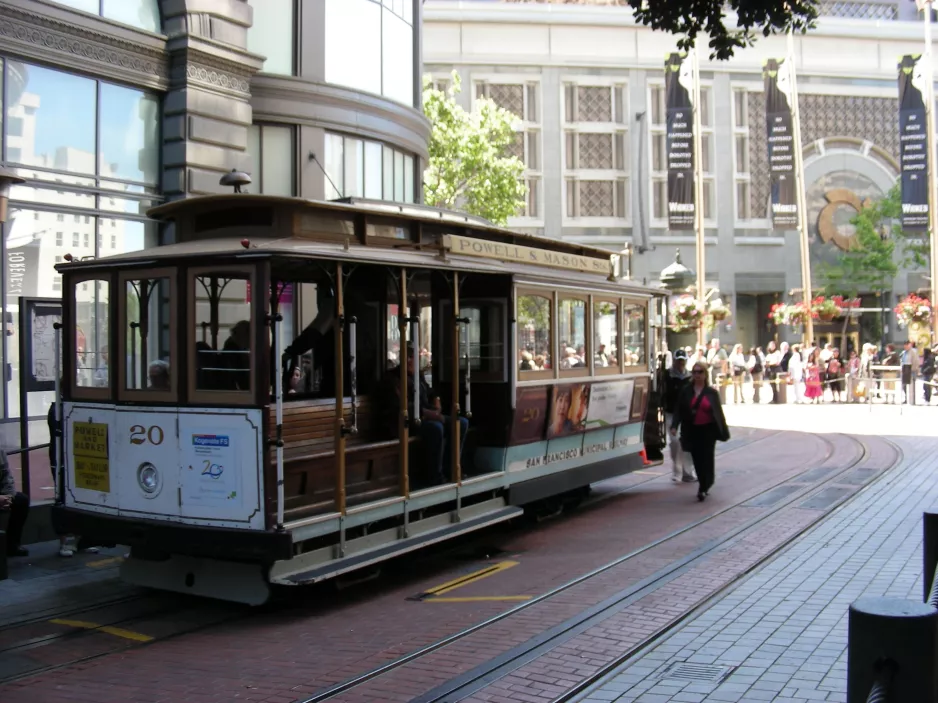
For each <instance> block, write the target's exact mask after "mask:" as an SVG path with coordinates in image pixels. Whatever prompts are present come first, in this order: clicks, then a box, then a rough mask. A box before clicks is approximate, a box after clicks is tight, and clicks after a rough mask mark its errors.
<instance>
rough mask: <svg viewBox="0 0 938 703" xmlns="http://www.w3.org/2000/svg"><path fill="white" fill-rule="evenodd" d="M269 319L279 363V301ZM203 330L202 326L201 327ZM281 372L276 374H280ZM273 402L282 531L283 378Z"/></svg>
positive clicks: (279, 527)
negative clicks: (274, 406) (275, 422)
mask: <svg viewBox="0 0 938 703" xmlns="http://www.w3.org/2000/svg"><path fill="white" fill-rule="evenodd" d="M270 319H271V323H272V324H271V328H272V330H273V333H274V359H275V363H276V364H277V365H279V364H280V357H281V355H282V351H281V349H280V322H281V321H282V320H283V316H282V315H281V314H280V305H279V301H278V302H274V304H273V310H272V314H271V316H270ZM203 330H204V327H203ZM281 375H282V374H277V376H281ZM274 403H275V405H276V412H277V439H276V442H275V446H276V450H277V531H278V532H282V531H283V379H282V378H277V377H275V379H274Z"/></svg>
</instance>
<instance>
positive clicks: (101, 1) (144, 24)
mask: <svg viewBox="0 0 938 703" xmlns="http://www.w3.org/2000/svg"><path fill="white" fill-rule="evenodd" d="M55 2H57V3H58V4H59V5H67V6H68V7H72V8H74V9H76V10H82V11H84V12H90V13H91V14H93V15H99V16H100V17H104V18H106V19H109V20H114V21H115V22H120V23H121V24H126V25H129V26H131V27H136V28H137V29H144V30H146V31H148V32H159V31H160V8H159V0H55Z"/></svg>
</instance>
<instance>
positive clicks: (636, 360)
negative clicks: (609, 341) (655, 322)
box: [622, 303, 647, 367]
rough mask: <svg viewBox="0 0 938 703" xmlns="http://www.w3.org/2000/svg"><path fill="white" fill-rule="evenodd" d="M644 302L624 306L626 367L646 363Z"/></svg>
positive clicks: (645, 310)
mask: <svg viewBox="0 0 938 703" xmlns="http://www.w3.org/2000/svg"><path fill="white" fill-rule="evenodd" d="M646 312H647V308H646V307H645V305H644V304H643V303H632V304H628V305H623V306H622V347H623V349H622V355H623V362H624V364H625V366H626V367H629V366H642V365H643V364H645V363H646V362H645V315H646Z"/></svg>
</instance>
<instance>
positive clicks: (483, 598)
mask: <svg viewBox="0 0 938 703" xmlns="http://www.w3.org/2000/svg"><path fill="white" fill-rule="evenodd" d="M533 597H534V596H465V597H464V598H459V597H450V598H435V597H434V598H427V599H425V600H424V602H425V603H479V602H482V601H496V600H512V601H518V600H531V599H532V598H533Z"/></svg>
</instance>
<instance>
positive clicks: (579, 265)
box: [443, 234, 610, 276]
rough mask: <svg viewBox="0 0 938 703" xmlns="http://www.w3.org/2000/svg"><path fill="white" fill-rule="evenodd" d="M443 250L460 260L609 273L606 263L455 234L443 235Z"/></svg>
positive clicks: (587, 257) (608, 265) (590, 258)
mask: <svg viewBox="0 0 938 703" xmlns="http://www.w3.org/2000/svg"><path fill="white" fill-rule="evenodd" d="M443 248H445V249H448V250H449V251H451V252H453V253H454V254H460V255H462V256H478V257H481V258H484V259H499V260H501V261H515V262H517V263H519V264H535V265H538V266H553V267H555V268H562V269H567V270H568V271H583V272H585V273H599V274H602V275H604V276H608V275H609V272H610V260H609V259H598V258H595V257H591V256H579V255H577V254H565V253H562V252H557V251H547V250H546V249H535V248H533V247H525V246H521V245H519V244H505V243H504V242H490V241H487V240H485V239H475V238H473V237H462V236H459V235H457V234H447V235H444V237H443Z"/></svg>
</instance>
